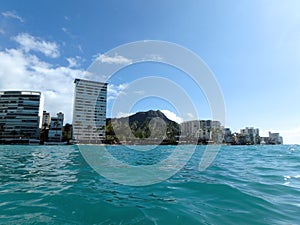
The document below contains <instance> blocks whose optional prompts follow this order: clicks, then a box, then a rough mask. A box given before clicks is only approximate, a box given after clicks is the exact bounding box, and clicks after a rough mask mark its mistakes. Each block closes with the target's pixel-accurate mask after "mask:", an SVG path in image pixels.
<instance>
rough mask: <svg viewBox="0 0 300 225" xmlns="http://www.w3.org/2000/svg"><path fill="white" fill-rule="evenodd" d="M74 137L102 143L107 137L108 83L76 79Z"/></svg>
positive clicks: (76, 139) (83, 141)
mask: <svg viewBox="0 0 300 225" xmlns="http://www.w3.org/2000/svg"><path fill="white" fill-rule="evenodd" d="M74 83H75V91H74V104H73V122H72V123H73V139H74V140H75V141H77V143H101V142H102V141H103V140H104V139H105V126H106V99H107V83H102V82H96V81H88V80H83V79H75V81H74Z"/></svg>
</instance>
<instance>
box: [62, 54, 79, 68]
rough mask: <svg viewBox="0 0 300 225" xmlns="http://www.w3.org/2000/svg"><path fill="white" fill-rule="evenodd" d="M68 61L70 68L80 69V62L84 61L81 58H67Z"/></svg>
mask: <svg viewBox="0 0 300 225" xmlns="http://www.w3.org/2000/svg"><path fill="white" fill-rule="evenodd" d="M66 60H67V61H68V63H69V66H68V67H70V68H74V67H80V61H82V59H81V57H80V56H76V57H71V58H66Z"/></svg>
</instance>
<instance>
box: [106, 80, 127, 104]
mask: <svg viewBox="0 0 300 225" xmlns="http://www.w3.org/2000/svg"><path fill="white" fill-rule="evenodd" d="M127 87H128V84H126V83H124V84H119V85H114V84H108V86H107V101H110V100H114V99H116V98H117V97H118V96H119V95H121V94H125V92H124V90H125V89H126V88H127Z"/></svg>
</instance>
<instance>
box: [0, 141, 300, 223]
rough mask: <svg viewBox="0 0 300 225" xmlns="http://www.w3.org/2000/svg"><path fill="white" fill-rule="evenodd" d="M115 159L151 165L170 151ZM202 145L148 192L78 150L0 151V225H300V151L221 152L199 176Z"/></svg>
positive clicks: (116, 149) (247, 148) (229, 149)
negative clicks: (108, 174) (106, 172)
mask: <svg viewBox="0 0 300 225" xmlns="http://www.w3.org/2000/svg"><path fill="white" fill-rule="evenodd" d="M109 148H110V151H111V153H112V154H113V155H114V156H115V157H119V158H120V159H122V160H124V161H128V162H130V163H132V164H134V163H136V164H137V165H138V164H153V163H157V162H158V161H159V160H160V159H162V158H165V157H168V154H170V152H171V151H172V146H159V147H158V148H156V150H155V151H151V152H150V153H147V152H138V153H135V152H134V151H125V152H126V153H124V151H123V149H122V147H120V146H110V147H109ZM204 149H205V146H198V147H197V149H196V151H195V153H194V154H193V156H192V158H191V159H190V161H189V162H188V163H187V164H186V166H185V167H184V168H182V169H181V170H180V171H179V172H178V173H177V174H175V175H174V176H172V177H171V178H169V179H167V180H165V181H163V182H160V183H157V184H153V185H149V186H143V187H134V186H126V185H120V184H117V183H114V182H112V181H110V180H108V179H106V178H104V177H102V176H100V175H99V174H98V173H96V172H95V171H94V170H93V169H92V168H91V167H90V166H89V164H87V163H86V161H85V160H84V158H83V157H82V155H81V153H80V151H79V149H78V147H77V146H0V224H170V225H174V224H187V225H192V224H220V225H224V224H251V225H254V224H300V146H297V145H295V146H289V145H277V146H223V147H222V148H221V149H220V151H219V153H218V155H217V157H216V159H215V161H214V162H213V163H212V165H211V166H210V167H209V168H208V169H206V170H205V171H203V172H200V171H198V164H199V161H200V160H201V156H202V154H203V151H204Z"/></svg>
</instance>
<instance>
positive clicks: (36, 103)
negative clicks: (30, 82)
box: [0, 91, 43, 143]
mask: <svg viewBox="0 0 300 225" xmlns="http://www.w3.org/2000/svg"><path fill="white" fill-rule="evenodd" d="M42 106H43V97H42V95H41V92H36V91H3V92H0V142H1V143H16V142H19V143H23V142H24V143H25V142H26V140H27V142H28V141H29V140H30V139H38V138H39V128H40V127H41V124H42V116H43V109H42V108H43V107H42Z"/></svg>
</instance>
